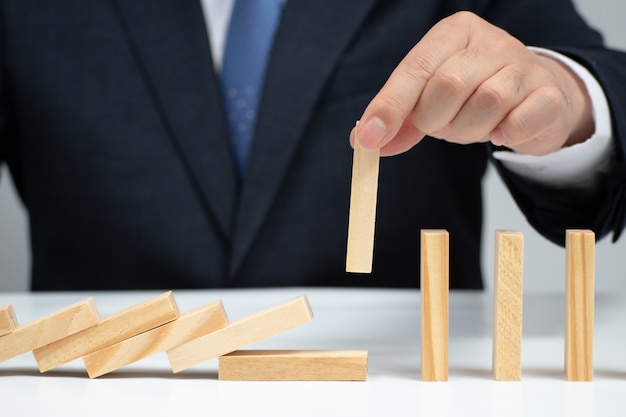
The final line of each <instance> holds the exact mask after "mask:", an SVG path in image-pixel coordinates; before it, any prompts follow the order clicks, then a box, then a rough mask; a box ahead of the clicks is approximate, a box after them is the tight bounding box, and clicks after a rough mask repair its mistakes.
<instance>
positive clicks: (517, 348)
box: [492, 230, 524, 381]
mask: <svg viewBox="0 0 626 417" xmlns="http://www.w3.org/2000/svg"><path fill="white" fill-rule="evenodd" d="M494 260H495V262H494V263H495V265H494V287H493V352H492V354H493V355H492V363H493V376H494V378H495V379H496V380H497V381H519V380H520V379H521V377H522V282H523V272H524V235H523V234H522V233H521V232H519V231H510V230H509V231H507V230H496V233H495V256H494Z"/></svg>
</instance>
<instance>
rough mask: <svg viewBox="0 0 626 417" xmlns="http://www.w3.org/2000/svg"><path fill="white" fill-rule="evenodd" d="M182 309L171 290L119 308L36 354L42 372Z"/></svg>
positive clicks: (167, 318)
mask: <svg viewBox="0 0 626 417" xmlns="http://www.w3.org/2000/svg"><path fill="white" fill-rule="evenodd" d="M179 314H180V312H179V310H178V306H177V305H176V302H175V300H174V297H173V296H172V293H171V291H168V292H166V293H164V294H161V295H159V296H157V297H154V298H152V299H150V300H147V301H144V302H143V303H140V304H138V305H135V306H133V307H130V308H128V309H126V310H123V311H120V312H118V313H116V314H113V315H111V316H109V317H106V318H104V319H102V321H100V323H98V324H97V325H96V326H93V327H90V328H88V329H85V330H83V331H81V332H78V333H75V334H73V335H71V336H68V337H66V338H64V339H61V340H59V341H57V342H54V343H51V344H49V345H47V346H44V347H41V348H39V349H35V350H34V351H33V354H34V355H35V359H36V360H37V365H38V366H39V370H40V371H41V372H46V371H48V370H50V369H53V368H56V367H58V366H60V365H63V364H65V363H67V362H70V361H72V360H74V359H78V358H81V357H83V356H85V355H88V354H90V353H92V352H95V351H97V350H100V349H103V348H105V347H107V346H110V345H112V344H114V343H118V342H121V341H122V340H125V339H128V338H129V337H133V336H136V335H138V334H140V333H143V332H145V331H148V330H150V329H153V328H155V327H157V326H160V325H162V324H165V323H168V322H170V321H172V320H175V319H177V318H178V316H179Z"/></svg>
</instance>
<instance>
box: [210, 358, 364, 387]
mask: <svg viewBox="0 0 626 417" xmlns="http://www.w3.org/2000/svg"><path fill="white" fill-rule="evenodd" d="M218 361H219V372H218V378H219V379H220V380H226V381H365V380H366V379H367V351H366V350H238V351H235V352H232V353H229V354H227V355H224V356H220V357H219V359H218Z"/></svg>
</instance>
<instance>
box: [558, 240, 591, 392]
mask: <svg viewBox="0 0 626 417" xmlns="http://www.w3.org/2000/svg"><path fill="white" fill-rule="evenodd" d="M595 243H596V242H595V235H594V233H593V232H592V231H590V230H568V231H567V232H566V243H565V251H566V260H567V262H566V267H565V271H566V285H565V375H566V377H567V380H568V381H591V380H592V379H593V315H594V267H595V265H594V263H595Z"/></svg>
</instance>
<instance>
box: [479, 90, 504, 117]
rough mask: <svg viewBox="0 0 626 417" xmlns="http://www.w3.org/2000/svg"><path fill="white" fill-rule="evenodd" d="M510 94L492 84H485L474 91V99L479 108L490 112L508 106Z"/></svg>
mask: <svg viewBox="0 0 626 417" xmlns="http://www.w3.org/2000/svg"><path fill="white" fill-rule="evenodd" d="M507 98H508V95H507V94H506V93H504V92H503V91H502V90H501V89H499V88H496V87H495V86H493V85H490V84H483V85H481V86H480V87H478V89H477V90H476V92H475V93H474V101H475V104H476V106H477V107H478V108H480V109H483V110H485V111H487V112H489V113H493V112H495V111H499V110H501V109H503V108H504V107H506V103H507V101H508V100H507Z"/></svg>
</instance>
